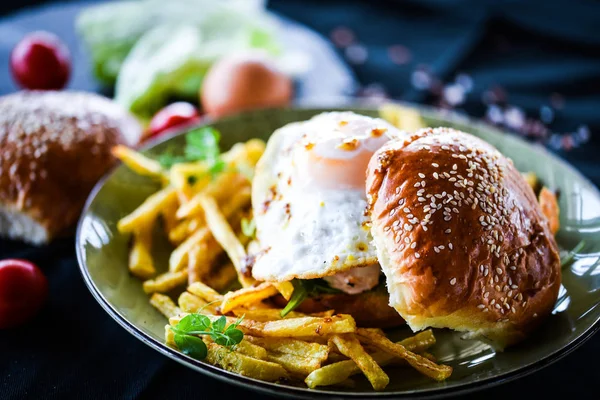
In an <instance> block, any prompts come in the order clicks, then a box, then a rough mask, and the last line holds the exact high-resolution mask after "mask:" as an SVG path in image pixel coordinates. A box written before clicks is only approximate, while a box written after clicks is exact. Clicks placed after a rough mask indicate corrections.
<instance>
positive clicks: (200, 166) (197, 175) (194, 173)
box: [169, 161, 212, 199]
mask: <svg viewBox="0 0 600 400" xmlns="http://www.w3.org/2000/svg"><path fill="white" fill-rule="evenodd" d="M191 177H193V179H194V183H193V184H192V183H191V182H190V179H191ZM211 178H212V177H211V175H210V172H209V170H208V167H207V165H206V163H205V162H203V161H197V162H192V163H179V164H175V165H173V166H172V167H171V169H170V171H169V180H170V181H171V184H172V185H173V186H175V187H176V188H177V190H179V191H181V192H182V193H183V194H184V195H185V196H186V198H188V199H191V198H192V197H193V195H194V194H195V193H197V192H199V191H200V190H202V189H204V188H205V187H206V186H207V185H208V184H209V183H210V181H211Z"/></svg>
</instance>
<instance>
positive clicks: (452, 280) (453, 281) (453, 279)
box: [450, 278, 456, 286]
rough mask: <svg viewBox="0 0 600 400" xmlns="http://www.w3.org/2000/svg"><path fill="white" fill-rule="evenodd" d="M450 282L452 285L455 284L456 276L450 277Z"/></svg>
mask: <svg viewBox="0 0 600 400" xmlns="http://www.w3.org/2000/svg"><path fill="white" fill-rule="evenodd" d="M450 284H451V285H452V286H454V285H455V284H456V278H452V279H450Z"/></svg>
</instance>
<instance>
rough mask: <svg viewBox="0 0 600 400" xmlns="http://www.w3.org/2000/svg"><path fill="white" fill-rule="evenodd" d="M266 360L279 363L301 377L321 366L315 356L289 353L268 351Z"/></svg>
mask: <svg viewBox="0 0 600 400" xmlns="http://www.w3.org/2000/svg"><path fill="white" fill-rule="evenodd" d="M267 360H269V361H272V362H275V363H277V364H280V365H281V366H282V367H283V368H285V370H286V371H288V372H289V373H290V374H292V375H294V376H298V377H302V378H304V377H306V376H307V375H308V374H310V373H311V372H313V371H314V370H316V369H318V368H320V367H321V363H320V362H319V360H317V359H316V358H309V357H303V356H297V355H295V354H289V353H272V352H269V353H268V356H267Z"/></svg>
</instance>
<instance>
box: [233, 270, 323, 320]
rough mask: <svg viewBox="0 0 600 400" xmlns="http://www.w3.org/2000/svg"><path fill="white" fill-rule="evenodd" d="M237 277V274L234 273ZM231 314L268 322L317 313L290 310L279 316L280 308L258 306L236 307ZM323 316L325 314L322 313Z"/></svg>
mask: <svg viewBox="0 0 600 400" xmlns="http://www.w3.org/2000/svg"><path fill="white" fill-rule="evenodd" d="M236 277H237V275H236ZM232 312H233V315H235V316H236V317H241V316H242V315H245V316H246V318H248V319H251V320H254V321H261V322H268V321H275V320H278V319H284V318H287V319H290V318H302V317H316V316H317V315H307V314H302V313H299V312H297V311H291V312H289V313H288V314H287V315H286V316H285V317H282V316H281V310H280V309H278V308H258V309H252V310H251V309H247V308H236V309H233V310H232ZM323 316H325V315H323ZM326 316H330V315H326Z"/></svg>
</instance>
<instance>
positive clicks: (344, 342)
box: [330, 334, 390, 391]
mask: <svg viewBox="0 0 600 400" xmlns="http://www.w3.org/2000/svg"><path fill="white" fill-rule="evenodd" d="M330 340H331V341H332V342H333V343H334V344H335V346H336V347H337V348H338V350H339V351H340V352H341V353H342V354H343V355H345V356H346V357H349V358H351V359H352V360H353V361H354V362H355V363H356V365H357V366H358V368H360V370H361V371H362V372H363V373H364V374H365V376H366V377H367V379H368V380H369V382H371V386H373V389H375V390H378V391H379V390H383V389H385V387H386V386H387V385H388V383H390V378H389V376H387V374H386V373H385V372H383V370H382V369H381V367H380V366H379V365H378V364H377V363H376V362H375V360H373V357H371V356H370V355H369V353H367V352H366V351H365V349H364V348H363V347H362V346H361V344H360V342H359V341H358V339H357V338H356V336H355V335H354V334H346V335H333V336H332V337H331V339H330Z"/></svg>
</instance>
